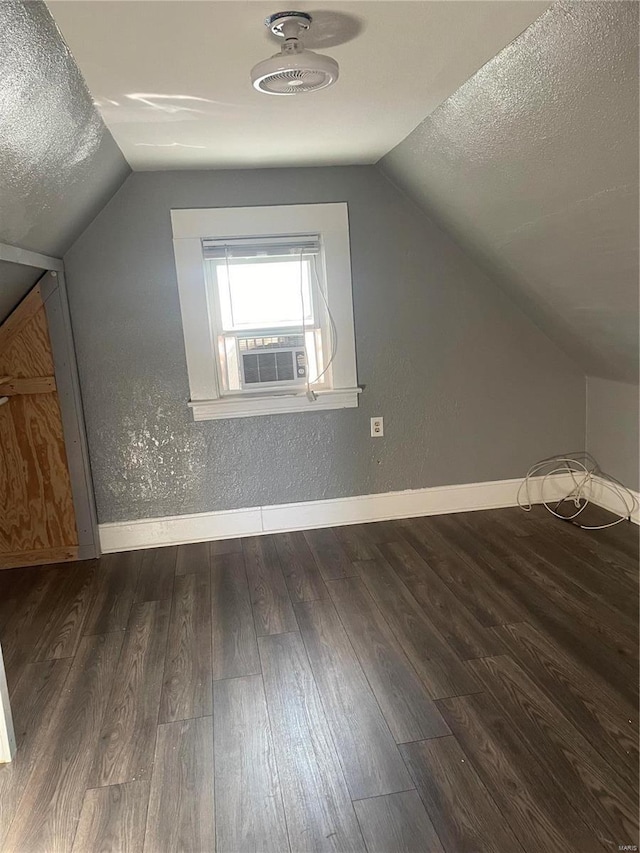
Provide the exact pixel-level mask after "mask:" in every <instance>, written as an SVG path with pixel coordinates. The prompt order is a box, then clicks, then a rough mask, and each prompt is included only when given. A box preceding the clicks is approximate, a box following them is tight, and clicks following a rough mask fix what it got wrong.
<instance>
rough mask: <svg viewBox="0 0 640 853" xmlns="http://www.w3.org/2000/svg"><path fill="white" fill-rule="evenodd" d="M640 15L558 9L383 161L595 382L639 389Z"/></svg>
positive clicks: (621, 9)
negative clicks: (610, 381)
mask: <svg viewBox="0 0 640 853" xmlns="http://www.w3.org/2000/svg"><path fill="white" fill-rule="evenodd" d="M638 8H639V7H638V4H637V3H635V2H613V3H600V2H575V3H566V2H561V3H558V4H556V5H554V6H553V7H552V8H551V9H550V10H549V11H548V12H547V13H546V14H545V15H543V16H542V17H541V18H540V19H538V21H536V22H535V23H534V24H533V25H532V26H531V27H530V28H529V29H528V30H527V31H526V32H525V33H524V34H523V35H522V36H520V37H519V38H518V39H517V40H516V41H515V42H514V43H512V44H511V45H510V46H509V47H507V48H506V49H505V50H504V51H502V52H501V53H500V54H499V55H498V56H496V57H495V58H494V59H492V60H491V61H490V62H489V63H488V64H487V65H485V67H484V68H482V69H481V70H480V71H479V72H478V73H477V74H476V75H475V76H474V77H473V78H472V79H470V80H469V81H468V82H467V83H466V84H465V85H463V86H462V87H461V88H460V89H459V91H458V92H456V94H455V95H454V96H453V97H451V98H449V99H448V100H447V101H446V102H445V103H444V104H442V106H440V107H439V108H438V109H437V110H436V111H435V112H434V113H433V114H432V115H431V116H429V117H428V118H427V119H426V120H425V121H423V122H422V123H421V124H420V125H419V126H418V127H417V128H416V129H415V130H414V131H413V133H411V134H410V135H409V136H408V137H407V139H405V140H404V141H403V142H402V143H401V144H400V145H398V146H397V147H396V148H395V149H394V150H393V151H392V152H391V153H390V154H388V155H387V156H386V157H384V158H383V160H382V161H381V162H380V164H379V165H380V168H381V169H382V170H383V171H384V172H385V173H386V174H387V176H388V177H389V178H390V179H391V180H392V181H393V182H394V183H396V184H397V185H398V186H400V187H401V188H402V189H403V190H404V191H405V192H407V193H408V194H409V195H410V196H412V197H413V198H414V200H415V201H416V202H417V203H418V204H419V205H421V206H422V207H423V208H424V209H425V210H426V211H427V212H428V213H429V214H430V215H431V216H433V218H435V219H436V220H438V221H439V222H440V223H441V224H442V225H443V226H444V227H445V228H446V229H447V230H449V231H450V232H452V233H453V234H454V235H455V236H456V238H457V239H458V241H459V242H460V244H461V245H462V246H463V247H465V248H467V250H469V252H470V253H472V254H474V255H475V257H476V258H478V259H479V260H480V261H481V262H482V263H483V264H484V265H485V266H486V267H487V268H488V269H489V270H490V271H491V272H492V273H494V274H495V275H497V276H499V278H500V280H501V281H502V282H503V284H504V286H505V287H508V288H509V289H510V290H511V292H512V293H513V294H514V296H515V297H516V298H517V299H518V300H519V301H520V302H521V304H522V305H523V307H524V308H525V309H526V310H527V312H528V313H529V315H530V316H532V317H533V318H534V319H535V320H536V321H537V322H538V324H539V325H541V326H542V328H544V329H545V330H546V331H547V333H548V334H549V335H550V336H551V337H553V338H555V339H556V340H557V341H558V342H559V343H560V344H561V345H562V346H563V347H564V348H565V350H567V351H569V352H570V353H573V355H574V357H575V358H576V359H577V360H578V361H579V363H580V364H581V365H582V367H583V368H584V369H585V371H586V372H587V373H591V374H594V375H598V376H602V377H605V378H612V379H621V380H626V381H637V378H638V337H639V335H638V331H639V330H638V325H639V321H638ZM532 403H535V401H532Z"/></svg>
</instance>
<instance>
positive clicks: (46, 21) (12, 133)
mask: <svg viewBox="0 0 640 853" xmlns="http://www.w3.org/2000/svg"><path fill="white" fill-rule="evenodd" d="M129 171H130V170H129V167H128V165H127V163H126V161H125V160H124V158H123V156H122V154H121V153H120V151H119V149H118V147H117V145H116V144H115V142H114V141H113V139H112V137H111V135H110V134H109V131H108V130H107V129H106V127H105V126H104V123H103V121H102V119H101V118H100V116H99V114H98V113H97V111H96V109H95V107H94V105H93V102H92V98H91V96H90V94H89V92H88V91H87V87H86V85H85V83H84V80H83V79H82V75H81V74H80V72H79V71H78V68H77V66H76V64H75V62H74V60H73V57H72V56H71V54H70V53H69V51H68V49H67V47H66V45H65V44H64V41H63V39H62V37H61V35H60V33H59V31H58V29H57V27H56V25H55V23H54V21H53V19H52V18H51V15H50V13H49V11H48V9H47V7H46V6H45V4H44V3H42V2H39V0H30V2H22V0H2V2H0V242H3V243H9V244H10V245H15V246H20V247H21V248H24V249H30V250H32V251H36V252H41V253H42V254H47V255H54V256H57V257H61V256H62V254H63V253H64V252H65V250H66V249H67V248H68V247H69V245H70V244H71V243H72V242H73V240H74V239H75V238H76V237H77V236H78V235H79V234H80V232H81V231H83V230H84V228H85V227H86V226H87V225H88V223H89V222H90V221H91V220H92V219H93V217H94V216H95V215H96V213H98V211H99V210H100V209H101V208H102V207H103V206H104V204H105V203H106V201H107V200H108V199H109V198H110V197H111V196H112V195H113V193H114V192H115V190H116V189H117V188H118V187H119V186H120V185H121V183H122V182H123V181H124V179H125V178H126V176H127V174H128V173H129ZM32 273H33V271H31V273H29V274H26V273H25V271H24V270H23V269H21V268H20V267H18V266H16V265H15V264H3V265H2V266H1V267H0V320H2V319H3V316H6V313H9V312H10V311H11V309H12V307H14V306H13V305H10V304H9V303H11V302H13V303H14V304H15V303H17V302H18V301H19V300H20V298H21V297H22V296H23V295H24V293H26V291H27V290H28V289H29V286H30V283H32V279H33V274H32ZM8 294H10V295H8ZM7 306H8V307H7Z"/></svg>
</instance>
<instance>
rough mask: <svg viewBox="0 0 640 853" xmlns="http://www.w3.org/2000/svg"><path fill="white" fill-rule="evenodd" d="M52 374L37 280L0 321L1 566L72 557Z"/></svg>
mask: <svg viewBox="0 0 640 853" xmlns="http://www.w3.org/2000/svg"><path fill="white" fill-rule="evenodd" d="M53 372H54V367H53V358H52V354H51V343H50V340H49V332H48V327H47V318H46V313H45V308H44V304H43V301H42V296H41V293H40V288H39V286H38V285H36V287H34V288H33V290H32V291H31V292H30V293H29V294H28V295H27V296H26V297H25V299H24V300H23V301H22V302H21V303H20V305H19V306H18V307H17V308H16V310H15V311H14V312H13V314H11V316H10V317H9V318H8V319H7V320H6V321H5V323H4V324H3V325H2V326H0V387H2V386H3V385H5V386H8V387H7V388H6V389H5V393H7V394H11V396H10V397H9V401H8V402H7V403H5V404H4V405H2V406H0V510H1V513H0V568H3V567H7V566H14V565H26V564H29V563H40V562H47V561H48V559H55V560H57V561H59V560H60V559H74V558H75V557H76V556H77V545H78V534H77V530H76V520H75V511H74V506H73V496H72V492H71V482H70V477H69V469H68V464H67V456H66V452H65V446H64V437H63V430H62V418H61V414H60V405H59V401H58V394H57V391H56V390H55V381H52V377H53ZM14 380H21V381H15V382H14ZM26 380H38V381H37V382H33V383H29V382H28V381H26ZM32 391H36V392H38V393H29V392H32Z"/></svg>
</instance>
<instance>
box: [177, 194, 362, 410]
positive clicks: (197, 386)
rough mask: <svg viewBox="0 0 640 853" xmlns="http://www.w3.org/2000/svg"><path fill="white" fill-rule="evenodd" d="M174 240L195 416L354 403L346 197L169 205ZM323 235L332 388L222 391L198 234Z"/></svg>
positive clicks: (355, 384) (202, 236)
mask: <svg viewBox="0 0 640 853" xmlns="http://www.w3.org/2000/svg"><path fill="white" fill-rule="evenodd" d="M171 225H172V228H173V246H174V253H175V260H176V272H177V278H178V292H179V297H180V308H181V311H182V324H183V332H184V342H185V351H186V356H187V370H188V373H189V386H190V389H191V400H190V402H189V407H190V408H191V410H192V412H193V417H194V420H196V421H199V420H210V419H213V420H215V419H222V418H233V417H253V416H255V415H272V414H278V413H283V412H305V411H309V412H313V411H323V410H327V409H342V408H354V407H356V406H357V405H358V394H359V393H360V392H361V390H362V389H361V388H359V387H358V382H357V375H356V359H355V334H354V323H353V302H352V293H351V254H350V250H349V219H348V211H347V205H346V204H345V203H332V204H292V205H277V206H271V207H231V208H207V209H205V208H202V209H193V210H172V211H171ZM309 233H319V234H321V235H322V240H323V245H324V260H325V272H326V296H327V301H328V303H329V306H330V308H331V314H332V316H333V320H334V323H335V325H336V329H337V333H338V334H337V340H338V351H337V353H336V357H335V360H334V362H333V364H332V365H331V369H332V376H333V388H332V389H331V390H326V391H318V392H316V393H317V399H316V400H314V401H310V400H309V399H308V397H307V396H306V394H305V392H304V391H299V392H296V393H290V394H287V393H283V392H282V389H279V390H278V391H277V392H276V391H274V392H273V393H272V394H269V393H267V392H262V393H257V394H255V395H249V394H247V393H244V394H242V395H238V396H237V397H234V396H229V395H225V396H222V395H221V393H220V388H219V385H218V376H217V368H216V360H217V356H216V352H215V345H216V344H215V339H214V336H213V334H212V329H211V324H210V321H209V317H210V313H209V306H208V304H207V285H206V276H205V269H204V264H203V259H202V240H203V239H207V238H214V237H215V238H224V237H229V238H231V237H238V236H251V237H257V238H260V237H267V236H270V237H274V236H280V235H282V236H291V235H301V234H309Z"/></svg>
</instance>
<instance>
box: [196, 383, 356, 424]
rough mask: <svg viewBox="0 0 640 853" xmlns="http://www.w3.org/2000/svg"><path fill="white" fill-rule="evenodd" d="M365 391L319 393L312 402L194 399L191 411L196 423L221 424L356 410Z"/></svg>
mask: <svg viewBox="0 0 640 853" xmlns="http://www.w3.org/2000/svg"><path fill="white" fill-rule="evenodd" d="M361 392H362V388H340V389H336V390H333V391H318V392H317V395H318V396H317V399H316V400H314V401H313V402H311V401H310V400H309V399H308V398H307V397H306V396H305V395H304V394H303V395H301V396H297V395H293V394H290V395H285V394H280V395H277V396H276V395H274V396H270V397H269V396H262V395H261V396H257V395H256V396H252V397H249V396H242V397H221V398H220V399H218V400H192V401H191V402H190V403H189V408H190V409H191V411H192V412H193V419H194V421H218V420H225V419H227V418H253V417H258V416H260V415H280V414H287V413H289V412H324V411H327V410H328V409H354V408H356V407H357V405H358V394H360V393H361Z"/></svg>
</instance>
